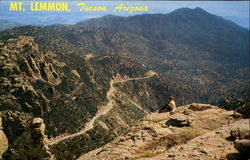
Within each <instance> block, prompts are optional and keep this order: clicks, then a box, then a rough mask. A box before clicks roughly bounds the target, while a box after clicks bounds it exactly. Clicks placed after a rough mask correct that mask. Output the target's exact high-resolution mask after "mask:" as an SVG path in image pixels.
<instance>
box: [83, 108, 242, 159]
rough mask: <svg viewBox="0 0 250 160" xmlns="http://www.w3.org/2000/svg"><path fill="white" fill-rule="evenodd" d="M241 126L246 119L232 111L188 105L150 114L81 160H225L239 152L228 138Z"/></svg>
mask: <svg viewBox="0 0 250 160" xmlns="http://www.w3.org/2000/svg"><path fill="white" fill-rule="evenodd" d="M241 123H242V125H247V121H246V120H244V119H243V120H240V121H238V119H237V118H235V117H234V116H233V111H227V110H224V109H221V108H218V107H216V106H212V105H209V104H191V105H186V106H182V107H179V108H178V109H177V110H176V111H174V112H167V113H152V114H149V115H147V116H146V117H145V118H143V119H142V120H140V121H139V122H138V123H137V124H136V125H134V126H133V127H132V128H130V129H129V130H128V131H127V133H126V134H125V135H124V136H121V137H119V138H117V139H116V140H114V141H112V142H111V143H109V144H107V145H105V146H103V147H101V148H99V149H96V150H94V151H91V152H89V153H87V154H84V155H82V156H81V157H80V158H79V160H98V159H102V158H104V159H109V160H118V159H119V160H120V159H121V160H122V159H147V160H163V159H220V158H222V159H223V158H224V159H225V158H226V156H227V154H229V153H231V152H237V150H236V149H234V146H233V142H230V141H227V140H226V139H225V138H227V137H229V136H230V130H231V129H232V128H231V125H232V126H234V127H235V126H237V125H239V124H241ZM207 139H208V140H207ZM209 145H213V146H214V148H213V147H211V148H210V147H209ZM224 147H226V148H225V149H224ZM210 149H211V150H210Z"/></svg>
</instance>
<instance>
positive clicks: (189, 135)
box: [135, 128, 203, 158]
mask: <svg viewBox="0 0 250 160" xmlns="http://www.w3.org/2000/svg"><path fill="white" fill-rule="evenodd" d="M202 133H203V132H202V131H199V130H198V129H192V128H183V129H182V130H181V131H180V132H179V133H178V134H172V135H168V136H165V137H161V138H159V139H158V140H156V141H153V142H151V143H149V144H147V145H146V146H144V147H142V148H140V149H139V150H138V152H137V153H136V155H135V158H142V157H153V156H155V155H157V154H159V153H162V152H163V151H165V150H168V149H170V148H171V147H173V146H176V145H180V144H184V143H186V142H188V141H189V140H191V139H193V138H195V137H197V136H200V135H201V134H202Z"/></svg>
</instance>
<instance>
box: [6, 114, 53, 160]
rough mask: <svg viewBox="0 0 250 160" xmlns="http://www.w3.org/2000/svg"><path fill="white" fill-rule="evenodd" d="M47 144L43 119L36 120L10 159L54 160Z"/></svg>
mask: <svg viewBox="0 0 250 160" xmlns="http://www.w3.org/2000/svg"><path fill="white" fill-rule="evenodd" d="M47 142H48V139H47V136H46V135H45V124H44V121H43V119H41V118H34V119H33V120H32V122H31V123H30V126H29V129H28V130H27V131H26V132H24V134H23V135H22V136H21V137H19V138H18V140H17V141H16V144H15V145H16V147H15V149H13V150H12V154H11V155H10V157H8V158H10V159H13V160H20V159H22V160H30V159H32V160H33V159H34V160H53V159H54V157H53V155H52V154H51V151H50V149H49V147H48V146H47Z"/></svg>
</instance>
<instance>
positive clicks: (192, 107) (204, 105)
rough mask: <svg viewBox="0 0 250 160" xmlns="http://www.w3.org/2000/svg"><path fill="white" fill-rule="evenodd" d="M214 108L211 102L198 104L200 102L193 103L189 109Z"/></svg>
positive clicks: (202, 109)
mask: <svg viewBox="0 0 250 160" xmlns="http://www.w3.org/2000/svg"><path fill="white" fill-rule="evenodd" d="M210 108H212V106H211V105H210V104H198V103H192V104H191V105H190V106H189V107H188V109H191V110H193V111H204V110H207V109H210Z"/></svg>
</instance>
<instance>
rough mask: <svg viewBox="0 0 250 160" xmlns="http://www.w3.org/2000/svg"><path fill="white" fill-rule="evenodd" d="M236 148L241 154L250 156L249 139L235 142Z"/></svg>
mask: <svg viewBox="0 0 250 160" xmlns="http://www.w3.org/2000/svg"><path fill="white" fill-rule="evenodd" d="M234 147H235V148H236V149H237V150H238V151H239V152H240V154H242V155H248V154H249V153H250V140H249V139H242V140H236V141H235V142H234Z"/></svg>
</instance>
